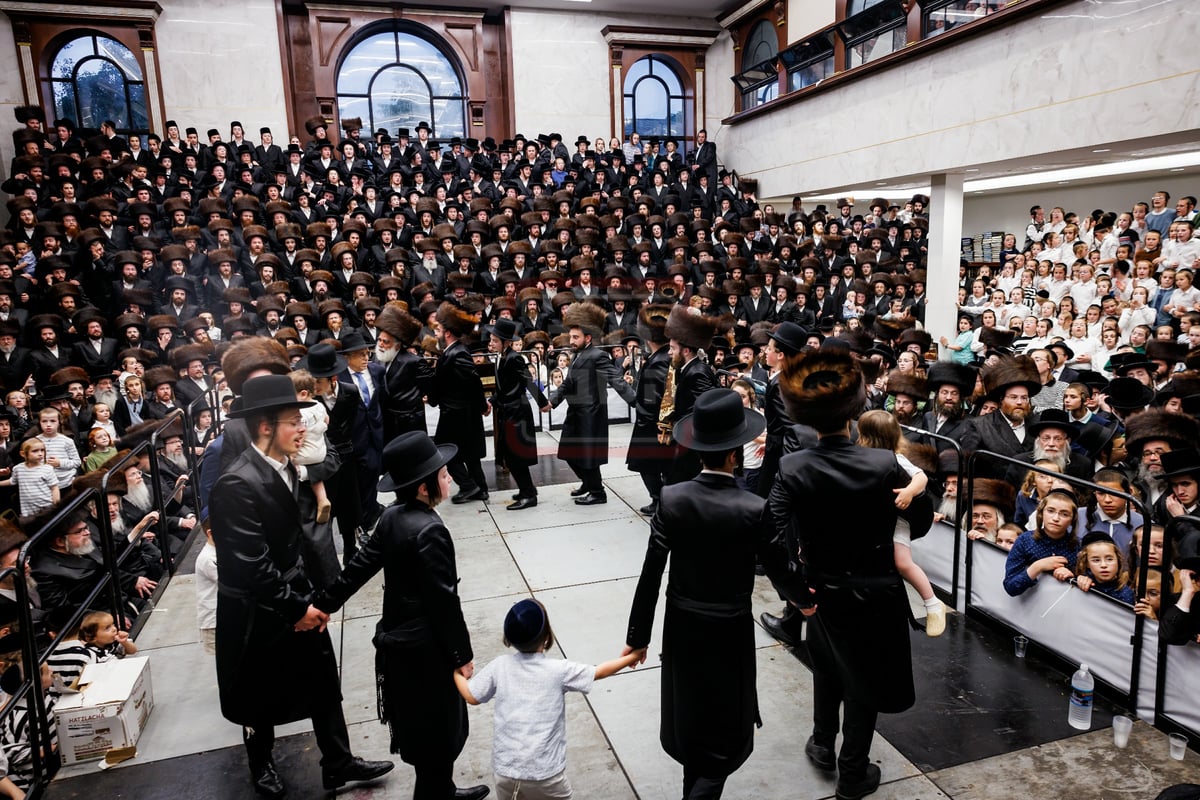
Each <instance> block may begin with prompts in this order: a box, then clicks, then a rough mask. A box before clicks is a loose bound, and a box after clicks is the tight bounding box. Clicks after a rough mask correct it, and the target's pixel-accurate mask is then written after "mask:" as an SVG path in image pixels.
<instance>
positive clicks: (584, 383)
mask: <svg viewBox="0 0 1200 800" xmlns="http://www.w3.org/2000/svg"><path fill="white" fill-rule="evenodd" d="M608 386H611V387H613V388H614V389H616V391H617V394H619V395H621V397H622V398H623V399H624V400H625V402H627V403H629V404H630V405H632V404H633V403H634V400H635V398H634V394H633V387H631V386H630V385H629V384H627V383H625V381H623V380H622V379H621V373H620V372H618V371H617V365H616V364H614V363H613V360H612V359H611V358H609V357H608V354H607V353H605V352H604V351H603V350H601V349H600V348H598V347H586V348H584V349H582V350H580V351H579V352H578V353H576V354H575V360H574V361H572V362H571V368H570V369H569V370H567V377H566V378H565V379H564V380H563V382H562V385H561V386H559V387H558V388H557V389H552V390H551V391H550V402H551V403H552V404H554V405H555V406H557V405H559V404H560V403H562V401H563V400H566V401H567V416H566V418H565V419H564V420H563V427H562V435H561V436H560V437H559V440H558V457H559V458H561V459H562V460H563V461H566V462H567V463H568V464H572V465H574V466H577V467H579V468H580V469H593V468H595V467H598V466H600V465H601V464H607V463H608V391H607V389H606V387H608Z"/></svg>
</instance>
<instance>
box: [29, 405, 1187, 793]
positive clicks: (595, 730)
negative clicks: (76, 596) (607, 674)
mask: <svg viewBox="0 0 1200 800" xmlns="http://www.w3.org/2000/svg"><path fill="white" fill-rule="evenodd" d="M626 430H627V428H621V427H617V428H615V429H614V436H613V438H614V441H616V440H623V439H624V437H625V436H626V435H627V434H626V432H625V431H626ZM540 436H541V439H542V442H541V444H542V446H543V452H546V453H552V452H553V447H554V442H553V440H552V439H551V438H550V436H549V435H548V434H540ZM621 462H623V459H622V460H621ZM621 462H618V461H616V459H615V457H614V463H610V464H609V465H608V466H607V467H606V468H605V469H604V471H603V472H604V476H605V482H606V484H607V486H608V490H609V502H608V504H607V505H602V506H590V507H578V506H575V505H574V503H573V502H572V501H571V498H570V497H569V491H570V490H571V489H572V488H574V486H575V483H574V482H573V481H570V482H567V481H568V480H569V477H570V476H569V474H566V475H565V474H563V472H562V471H561V470H558V469H556V468H555V467H554V465H553V464H551V463H547V464H545V466H544V468H543V469H542V470H541V473H542V474H543V475H544V476H545V477H546V478H553V479H557V480H559V481H562V482H559V483H556V484H554V485H546V486H543V487H542V488H541V490H540V498H539V506H538V507H537V509H536V510H532V511H524V512H519V513H508V512H506V511H505V510H504V505H505V504H506V503H507V502H508V495H509V494H510V492H509V491H507V490H494V491H493V493H492V495H491V497H492V502H491V503H490V504H489V505H487V506H486V507H485V506H484V505H483V504H481V503H470V504H466V505H463V506H454V505H451V504H449V503H446V504H444V505H443V506H441V507H440V508H439V512H440V513H441V514H442V516H443V518H444V519H445V521H446V523H447V526H448V527H449V529H450V531H451V532H452V534H453V536H454V540H455V548H456V552H457V558H458V566H459V572H460V575H461V578H462V582H461V584H460V594H461V596H462V600H463V610H464V613H465V616H466V619H467V624H468V626H469V627H470V630H471V633H472V643H473V646H474V649H475V661H476V665H477V666H479V665H482V664H484V663H486V662H487V661H489V660H491V659H493V658H495V657H496V656H498V655H500V654H501V653H502V652H504V649H505V648H504V646H503V644H502V641H501V638H502V622H503V619H504V615H505V613H506V612H507V610H508V608H509V607H510V606H511V605H512V604H513V603H514V602H516V601H517V600H519V599H521V598H523V597H529V596H536V597H537V598H538V599H539V600H541V601H542V602H543V603H545V604H546V606H547V608H548V610H549V612H550V616H551V619H552V621H553V624H554V629H555V633H556V634H557V636H556V638H557V639H558V642H557V645H556V649H557V651H558V652H557V654H558V655H561V656H563V657H567V658H570V659H572V660H575V661H582V662H586V663H597V662H599V661H603V660H606V659H609V658H612V657H614V656H616V655H617V654H618V653H619V652H620V650H621V648H622V646H623V645H624V633H625V627H626V623H627V617H628V613H629V605H630V602H631V599H632V595H633V590H634V586H635V583H636V577H637V575H638V573H639V572H640V569H641V564H642V558H643V555H644V552H645V545H646V536H647V532H648V526H647V522H646V519H645V518H644V517H641V516H639V515H638V513H637V511H636V509H637V508H638V507H640V506H642V505H644V504H646V503H647V502H648V499H649V498H648V497H647V495H646V492H645V489H644V488H643V487H642V484H641V481H640V479H639V478H638V477H637V476H635V475H633V474H631V473H628V472H626V471H625V470H624V465H623V463H621ZM487 468H488V471H489V472H490V471H491V465H490V464H489V465H488V467H487ZM503 482H504V481H503V479H502V480H501V483H502V484H503ZM381 500H384V501H385V502H386V501H387V500H390V498H381ZM664 586H665V582H664ZM757 589H758V590H757V592H756V595H755V599H754V611H755V616H756V617H757V615H758V613H759V612H760V611H764V610H769V611H777V610H778V609H779V606H780V603H779V601H778V599H777V597H776V596H775V594H774V593H773V591H772V590H771V588H770V586H769V584H768V583H767V581H766V579H764V578H760V579H759V580H758V587H757ZM194 591H195V590H194V584H193V580H192V576H190V575H184V574H180V575H178V576H177V577H176V578H175V579H174V580H173V581H172V583H171V585H170V586H169V588H168V589H167V591H166V592H165V594H164V595H163V597H162V599H161V600H160V602H159V604H158V607H157V608H156V609H155V611H154V613H153V616H152V617H151V619H150V620H149V622H148V623H147V625H146V627H145V629H144V630H143V631H142V632H141V634H140V636H139V637H138V644H139V646H140V647H141V649H142V653H143V654H145V655H149V656H150V657H151V659H152V661H151V663H152V669H153V685H154V695H155V709H154V712H153V714H152V716H151V718H150V721H149V723H148V726H147V728H146V730H145V732H144V733H143V735H142V738H141V741H140V742H139V744H138V755H137V758H135V759H133V760H131V761H129V762H126V763H125V764H122V765H121V766H120V767H118V768H115V769H113V770H109V771H107V772H105V773H98V772H97V767H96V765H95V764H94V763H92V764H84V765H79V766H76V767H71V768H66V769H64V770H62V771H61V772H60V774H59V776H58V778H57V779H56V781H55V783H54V784H52V786H51V789H50V793H49V794H50V796H51V797H55V798H57V797H63V798H69V797H81V798H82V797H87V798H89V800H92V799H93V798H95V797H100V796H103V797H113V798H117V797H131V798H133V797H136V798H139V800H154V798H173V799H174V798H178V797H180V796H183V797H189V798H192V797H195V798H205V797H213V798H242V797H245V798H249V797H253V796H254V795H253V793H252V791H251V790H250V787H249V784H248V781H247V780H246V772H245V768H244V760H243V758H242V754H241V747H240V742H241V732H240V729H239V728H238V727H237V726H234V725H232V724H230V723H228V722H226V721H225V720H224V719H222V718H221V716H220V713H219V709H218V704H217V687H216V677H215V671H214V668H213V661H212V658H211V657H209V656H206V655H205V654H204V652H203V650H202V648H201V646H200V644H199V635H198V632H197V630H196V625H195V595H194ZM382 591H383V587H382V576H380V577H378V578H377V579H376V580H375V581H373V582H372V583H371V584H368V586H366V587H365V588H364V589H363V590H362V591H361V592H360V593H359V594H358V595H357V596H356V597H355V598H354V599H353V600H351V601H350V603H348V604H347V606H346V607H345V609H344V610H343V611H342V612H341V614H339V615H337V616H336V617H335V619H334V620H333V622H332V624H331V630H332V633H333V636H334V639H335V643H337V644H338V645H339V646H340V648H341V656H340V663H341V667H342V691H343V694H344V707H345V711H346V718H347V721H348V723H349V724H350V726H351V727H350V731H351V736H352V739H353V741H354V742H355V749H356V751H357V752H358V753H359V754H360V755H362V756H364V757H368V758H390V756H389V755H388V753H387V730H386V728H384V727H383V726H381V725H380V724H379V723H378V722H377V721H376V710H375V677H374V653H373V649H372V646H371V643H370V640H371V635H372V633H373V630H374V625H375V622H376V619H377V615H378V610H379V608H380V604H381V598H382ZM952 623H953V625H954V626H955V629H956V630H957V629H960V628H961V630H964V631H965V630H966V628H965V627H962V626H966V625H967V623H966V622H965V620H963V618H962V617H958V616H955V617H954V618H953V619H952ZM661 624H662V603H661V601H660V604H659V608H658V618H657V623H656V629H655V637H654V639H653V640H652V643H651V646H650V656H649V658H648V659H647V662H646V664H645V665H644V666H642V667H640V668H638V669H637V670H635V671H627V672H624V673H621V674H619V675H616V676H614V677H612V678H610V679H608V680H605V681H603V682H601V683H597V684H596V685H595V688H594V689H593V691H592V692H591V694H590V695H588V696H586V697H584V696H581V695H578V694H572V695H570V696H569V698H568V702H567V713H568V732H569V733H568V737H569V747H568V775H569V776H570V778H571V782H572V784H574V786H575V789H576V796H577V797H579V798H613V799H614V800H622V799H623V798H643V800H673V798H677V797H678V796H679V792H680V789H679V787H680V784H681V776H682V770H681V768H680V767H679V765H678V764H676V763H675V762H674V761H672V760H671V759H670V758H669V757H667V756H666V755H665V754H664V753H663V752H662V749H661V747H660V746H659V743H658V684H659V673H658V665H659V659H658V651H659V648H660V647H661ZM971 625H972V626H974V623H971ZM974 633H975V631H974V630H972V634H974ZM952 638H953V637H951V636H949V635H948V636H947V637H945V638H944V639H941V640H931V641H929V642H928V643H922V647H921V648H917V649H920V650H923V651H925V652H926V653H927V655H926V656H925V658H927V659H928V657H929V656H928V653H930V652H932V653H934V654H936V653H937V652H938V651H937V649H936V648H938V647H943V646H944V647H950V646H961V647H971V646H977V645H974V644H972V643H971V641H964V642H960V643H959V644H957V645H952V642H951V639H952ZM959 638H960V639H967V640H969V639H971V638H972V637H959ZM943 642H945V645H943V644H942V643H943ZM756 643H757V646H758V650H757V660H758V692H759V698H760V706H761V714H762V719H763V723H764V724H763V727H762V728H761V729H760V730H759V731H758V733H757V735H756V740H755V751H754V754H753V756H751V758H750V760H749V761H748V762H747V763H746V765H745V766H744V767H743V768H742V769H741V770H740V771H739V772H738V773H737V774H735V775H734V776H733V777H732V778H730V780H729V782H728V785H727V789H726V792H725V797H727V798H730V800H775V799H776V798H778V800H784V799H785V798H786V799H787V800H809V799H811V800H817V798H828V797H831V796H832V795H833V789H834V781H833V780H832V779H831V778H829V777H827V776H826V775H825V774H823V773H819V772H818V771H816V770H815V769H813V768H812V767H811V766H810V764H809V763H808V761H807V759H805V757H804V756H803V743H804V741H805V739H806V738H807V736H808V732H809V727H810V724H811V718H810V713H811V710H810V704H811V682H810V680H809V677H808V672H807V670H806V668H805V667H804V665H803V664H802V663H801V662H800V661H799V660H798V659H797V658H796V657H795V656H794V655H793V654H792V652H791V651H790V650H788V649H786V648H784V647H781V646H780V645H778V644H777V643H776V642H775V641H774V640H773V639H771V638H770V637H769V636H767V635H766V634H765V632H763V631H762V630H761V629H758V628H756ZM931 648H932V649H931ZM933 658H934V662H935V666H934V667H926V668H929V669H933V670H936V659H937V656H936V655H934V657H933ZM922 663H923V664H928V663H929V662H928V661H925V662H922ZM918 674H919V675H920V673H918ZM1014 679H1019V680H1026V681H1041V682H1046V680H1047V679H1046V678H1045V677H1044V676H1043V675H1041V674H1034V673H1032V672H1030V673H1029V674H1026V675H1021V676H1018V677H1017V678H1014ZM919 680H922V681H925V680H927V676H924V675H922V676H921V677H919ZM1055 680H1057V678H1055ZM929 691H935V692H936V691H939V690H938V689H936V688H934V689H931V690H929ZM984 693H986V691H984ZM1065 705H1066V704H1065V701H1063V703H1062V705H1061V706H1060V707H1058V708H1053V709H1050V710H1047V709H1042V710H1041V712H1040V713H1045V714H1047V715H1048V716H1047V717H1046V719H1050V718H1051V716H1050V715H1051V712H1052V716H1053V719H1055V720H1058V717H1059V716H1065V712H1066V707H1065ZM1060 712H1061V713H1060ZM911 713H912V712H910V714H911ZM1038 713H1039V711H1038V710H1037V709H1033V710H1031V712H1030V714H1031V718H1033V719H1034V722H1033V723H1032V724H1031V728H1032V730H1033V731H1034V734H1035V739H1034V740H1035V741H1038V742H1041V743H1040V744H1038V745H1036V746H1033V747H1027V748H1023V749H1019V750H1013V751H1011V752H1002V750H1001V752H1002V754H1001V755H995V756H992V757H988V758H981V759H977V760H973V761H969V762H966V763H961V764H956V765H954V766H949V767H945V768H942V769H938V770H930V769H929V768H928V767H926V770H927V771H925V772H923V771H922V769H920V768H918V766H916V765H915V764H914V763H913V761H910V760H909V758H906V757H905V755H903V754H902V752H901V751H902V750H907V751H908V752H909V753H910V755H911V757H912V758H913V759H915V760H917V761H919V762H920V763H925V764H928V763H930V762H929V760H928V759H927V758H926V757H925V756H924V755H922V754H921V753H920V752H919V749H915V748H912V747H909V746H908V744H909V743H911V742H912V741H913V740H915V739H917V738H920V737H922V736H923V735H924V734H923V732H922V728H924V729H925V730H928V727H927V726H929V725H937V724H938V722H937V717H936V715H934V716H933V717H932V721H930V720H931V717H930V715H929V714H928V713H927V714H925V715H924V716H919V715H913V716H911V717H909V716H908V715H897V716H894V717H889V718H888V730H889V731H895V733H893V734H892V738H893V739H894V742H892V741H888V739H887V738H885V737H884V736H883V735H879V736H877V738H876V740H875V745H874V748H873V751H872V756H873V758H874V760H875V761H876V762H878V763H879V765H880V767H881V769H882V773H883V780H884V785H883V786H882V787H881V789H880V791H879V792H878V793H877V794H876V795H874V796H875V797H879V798H884V799H890V800H916V799H917V798H921V799H922V800H928V799H930V798H945V797H949V798H953V799H954V800H990V798H1010V797H1013V796H1027V797H1031V798H1046V797H1055V796H1058V795H1059V794H1064V793H1067V792H1069V793H1071V794H1072V795H1074V796H1078V797H1084V798H1113V799H1114V800H1115V799H1116V798H1122V800H1130V799H1132V798H1153V797H1154V796H1155V795H1156V794H1157V793H1158V791H1160V790H1161V789H1162V788H1164V787H1166V786H1168V785H1170V784H1172V783H1177V782H1184V781H1192V782H1200V761H1198V760H1197V757H1196V754H1195V753H1193V752H1190V751H1189V753H1188V755H1187V758H1186V760H1185V761H1183V762H1178V761H1171V760H1170V759H1169V758H1168V757H1167V741H1166V736H1165V735H1164V734H1162V733H1160V732H1158V731H1155V730H1154V729H1153V728H1151V727H1150V726H1147V725H1145V724H1142V723H1138V725H1137V726H1136V728H1135V732H1134V735H1133V737H1132V744H1131V746H1130V747H1129V748H1128V749H1126V750H1117V749H1115V748H1114V747H1113V746H1112V736H1111V731H1109V730H1108V729H1107V728H1105V729H1101V730H1094V731H1091V732H1089V733H1085V734H1083V735H1073V736H1069V738H1062V737H1063V736H1065V735H1066V734H1064V733H1062V732H1061V731H1060V730H1057V729H1054V730H1053V731H1052V730H1051V728H1053V726H1051V725H1050V724H1048V723H1047V724H1045V725H1042V724H1039V723H1038V722H1037V721H1036V718H1037V715H1038ZM906 719H911V721H912V724H910V725H908V726H907V728H906V726H905V720H906ZM491 721H492V710H491V707H490V706H486V705H485V706H480V707H476V708H472V709H471V711H470V724H471V736H470V739H469V741H468V742H467V746H466V749H465V751H464V752H463V754H462V756H461V757H460V758H459V760H458V762H457V764H456V775H455V778H456V781H457V782H458V784H459V785H460V786H468V785H472V784H475V783H489V784H490V783H491V780H492V775H491V767H490V761H491V756H490V754H491V735H492V730H491ZM1059 722H1061V721H1059ZM955 724H957V725H961V724H962V720H961V719H956V720H955ZM881 727H883V726H882V725H881ZM1059 727H1061V725H1059ZM1039 729H1045V731H1046V732H1045V733H1044V735H1042V736H1041V737H1040V738H1037V737H1036V733H1037V731H1038V730H1039ZM309 731H310V727H309V726H308V725H307V724H304V723H298V724H295V725H291V726H287V727H286V728H280V729H279V731H278V734H279V736H280V744H279V745H278V747H277V754H278V761H279V763H280V769H281V773H282V774H283V776H284V779H285V781H287V783H288V785H289V787H290V792H289V797H297V798H303V797H319V796H322V794H323V793H322V792H321V790H320V788H319V772H318V768H317V766H316V765H317V754H316V753H315V746H314V743H313V740H312V736H311V733H310V732H309ZM958 735H959V734H957V733H956V734H955V736H958ZM970 735H971V736H977V737H979V738H981V739H987V738H988V737H993V739H994V734H993V733H992V731H991V730H989V729H988V726H987V723H983V726H982V727H980V728H979V730H977V731H975V732H974V733H972V734H970ZM993 743H994V741H993ZM894 744H895V745H896V746H894ZM898 748H899V749H898ZM995 751H996V750H995V748H993V751H992V752H995ZM411 793H412V772H411V769H409V768H408V767H407V766H406V765H404V764H402V763H399V762H398V766H397V769H396V771H395V772H394V773H393V774H392V775H391V776H390V777H389V779H388V780H386V781H384V782H382V783H380V784H378V785H375V786H368V787H361V788H358V789H355V790H353V791H352V792H348V793H347V796H353V797H355V798H407V797H411Z"/></svg>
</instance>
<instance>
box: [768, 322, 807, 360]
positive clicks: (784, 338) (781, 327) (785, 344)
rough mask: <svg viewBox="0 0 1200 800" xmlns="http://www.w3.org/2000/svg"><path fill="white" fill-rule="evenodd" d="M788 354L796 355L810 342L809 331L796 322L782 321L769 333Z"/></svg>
mask: <svg viewBox="0 0 1200 800" xmlns="http://www.w3.org/2000/svg"><path fill="white" fill-rule="evenodd" d="M768 336H770V338H772V339H774V340H775V344H777V345H779V349H781V350H783V351H784V352H785V353H787V354H788V355H795V354H796V353H799V352H800V351H801V350H803V349H804V346H805V345H806V344H808V331H806V330H805V329H804V328H802V327H801V326H799V325H797V324H796V323H794V322H781V323H779V324H778V325H776V326H775V330H773V331H771V333H770V334H768Z"/></svg>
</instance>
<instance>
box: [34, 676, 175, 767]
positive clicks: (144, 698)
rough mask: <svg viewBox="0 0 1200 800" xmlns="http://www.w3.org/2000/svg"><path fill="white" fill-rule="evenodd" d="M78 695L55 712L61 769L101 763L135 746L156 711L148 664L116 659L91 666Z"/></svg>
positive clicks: (65, 699)
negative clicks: (107, 755)
mask: <svg viewBox="0 0 1200 800" xmlns="http://www.w3.org/2000/svg"><path fill="white" fill-rule="evenodd" d="M79 686H80V691H79V693H78V694H69V695H64V696H63V697H62V698H61V699H60V700H59V702H58V704H57V705H56V706H55V708H54V717H55V720H56V721H57V723H58V742H59V750H60V752H61V753H62V757H63V763H65V764H77V763H79V762H80V761H90V760H93V759H97V758H103V757H104V754H105V753H107V752H108V751H109V750H111V749H113V748H115V747H131V746H133V745H135V744H137V740H138V737H139V736H141V733H142V729H143V728H145V726H146V720H147V719H148V718H149V716H150V712H151V711H152V710H153V709H154V691H153V688H152V687H151V685H150V659H149V658H134V657H130V658H124V659H119V660H118V659H112V660H111V661H105V662H104V663H101V664H91V665H89V666H88V667H87V668H86V669H84V671H83V675H82V676H81V677H80V679H79Z"/></svg>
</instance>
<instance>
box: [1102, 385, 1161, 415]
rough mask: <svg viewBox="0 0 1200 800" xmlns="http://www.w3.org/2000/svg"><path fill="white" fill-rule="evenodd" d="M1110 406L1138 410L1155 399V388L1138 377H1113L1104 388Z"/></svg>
mask: <svg viewBox="0 0 1200 800" xmlns="http://www.w3.org/2000/svg"><path fill="white" fill-rule="evenodd" d="M1104 394H1105V396H1106V397H1107V399H1108V405H1109V407H1110V408H1115V409H1116V410H1118V411H1137V410H1139V409H1142V408H1145V407H1146V406H1148V405H1149V404H1150V401H1151V400H1153V399H1154V390H1153V389H1151V388H1150V387H1149V386H1147V385H1146V384H1144V383H1142V382H1141V381H1139V380H1138V379H1137V378H1113V379H1112V380H1111V381H1109V382H1108V386H1107V387H1105V389H1104Z"/></svg>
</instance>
